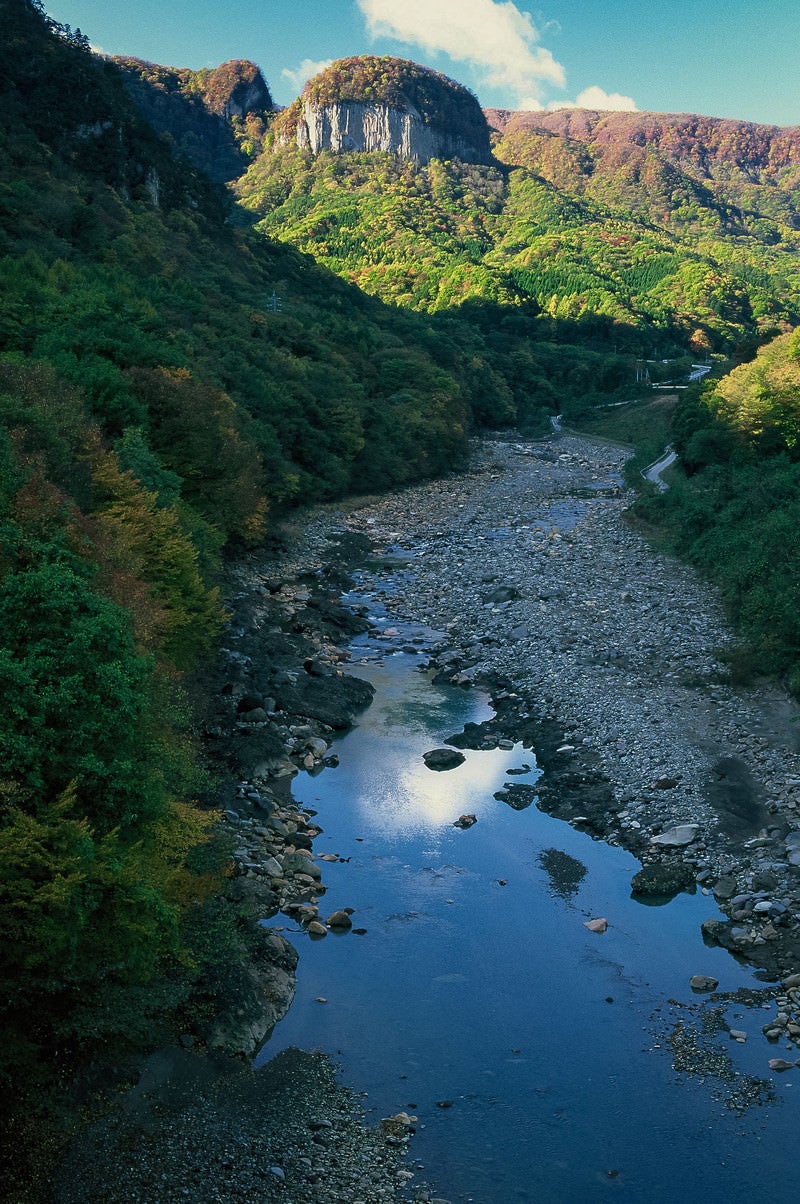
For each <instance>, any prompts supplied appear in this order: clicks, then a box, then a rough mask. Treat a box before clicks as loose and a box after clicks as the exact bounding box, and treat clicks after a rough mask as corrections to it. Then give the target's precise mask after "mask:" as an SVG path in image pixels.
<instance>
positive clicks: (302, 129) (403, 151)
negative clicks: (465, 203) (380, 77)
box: [296, 101, 490, 165]
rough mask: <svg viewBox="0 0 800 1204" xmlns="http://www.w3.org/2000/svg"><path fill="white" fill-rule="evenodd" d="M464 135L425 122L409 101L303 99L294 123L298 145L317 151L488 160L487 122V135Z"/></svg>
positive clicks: (416, 158) (424, 159) (421, 159)
mask: <svg viewBox="0 0 800 1204" xmlns="http://www.w3.org/2000/svg"><path fill="white" fill-rule="evenodd" d="M477 132H478V135H479V136H478V137H475V138H472V139H467V138H465V137H464V136H462V135H461V134H459V133H455V132H453V131H452V130H448V129H447V128H445V127H439V126H435V125H433V124H430V123H428V122H426V121H425V120H424V118H423V116H422V114H421V113H419V112H418V111H417V110H416V109H414V108H413V107H411V106H409V107H408V108H407V109H405V110H403V109H400V108H396V107H393V106H391V105H388V104H375V103H366V102H359V101H348V102H339V103H334V104H325V105H317V104H313V103H311V102H310V101H306V102H305V103H304V104H303V111H302V116H301V117H300V119H299V121H298V124H297V132H296V138H297V145H298V146H300V147H301V148H302V147H308V148H309V149H310V150H311V151H312V152H313V153H314V154H319V152H320V151H333V152H334V153H341V152H343V151H383V152H384V153H388V154H393V155H399V156H400V157H401V158H403V159H412V160H414V161H415V162H416V163H419V164H421V165H424V164H426V163H429V162H430V160H431V159H462V160H464V162H466V163H486V162H488V161H489V158H490V155H489V135H488V127H487V129H486V131H485V137H484V136H483V134H482V132H481V131H480V130H478V131H477Z"/></svg>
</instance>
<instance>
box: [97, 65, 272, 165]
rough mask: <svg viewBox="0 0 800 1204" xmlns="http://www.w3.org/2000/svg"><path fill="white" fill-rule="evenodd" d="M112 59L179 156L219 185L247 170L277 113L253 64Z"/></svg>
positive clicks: (144, 111)
mask: <svg viewBox="0 0 800 1204" xmlns="http://www.w3.org/2000/svg"><path fill="white" fill-rule="evenodd" d="M113 62H115V63H116V65H117V66H118V67H119V69H120V71H121V72H122V76H123V79H124V81H125V86H126V88H127V90H128V92H129V94H130V96H131V97H132V99H133V101H134V103H135V104H136V107H137V109H138V110H139V112H140V113H141V115H142V117H143V118H144V119H145V121H147V122H148V123H149V124H150V125H151V126H152V127H153V128H154V129H155V130H157V131H158V132H159V133H160V134H166V135H167V136H168V137H169V139H170V140H171V142H172V143H173V144H174V146H175V149H176V150H177V152H178V153H179V154H181V155H184V156H185V157H186V158H187V159H190V160H191V162H192V163H193V164H194V166H195V167H197V168H198V169H199V170H200V171H203V172H205V173H206V175H208V176H209V178H210V179H211V180H213V181H214V182H215V183H220V184H223V183H226V182H227V181H228V180H233V179H235V178H236V177H237V176H240V175H241V174H242V172H243V171H244V170H245V168H246V166H247V163H248V160H249V157H251V156H252V153H253V150H254V149H255V148H256V147H259V148H260V146H261V144H262V142H263V138H264V134H265V132H266V127H267V123H268V121H269V120H270V118H271V117H272V112H273V103H272V97H271V95H270V91H269V88H268V87H267V84H266V82H265V80H264V77H263V75H262V74H261V71H260V70H259V68H258V67H257V66H256V65H255V64H254V63H250V62H247V61H246V60H243V59H233V60H231V61H230V62H228V63H223V64H222V65H221V66H219V67H216V68H215V69H214V70H208V69H205V70H202V71H190V70H189V69H188V68H176V67H161V66H159V65H158V64H156V63H148V62H146V61H145V60H143V59H137V58H129V57H123V56H117V57H115V58H114V59H113Z"/></svg>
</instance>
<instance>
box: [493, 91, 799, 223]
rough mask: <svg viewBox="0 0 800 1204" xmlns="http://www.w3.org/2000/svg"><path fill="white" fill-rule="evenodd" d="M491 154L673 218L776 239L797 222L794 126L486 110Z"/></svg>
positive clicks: (643, 210) (599, 195) (561, 181)
mask: <svg viewBox="0 0 800 1204" xmlns="http://www.w3.org/2000/svg"><path fill="white" fill-rule="evenodd" d="M488 117H489V120H490V122H492V123H493V125H494V128H495V129H499V130H500V132H501V134H502V137H501V139H500V140H499V142H498V143H497V145H496V154H497V155H498V157H499V158H500V159H501V160H502V161H503V162H506V163H509V164H513V165H515V166H525V167H527V168H528V169H529V170H531V171H535V172H537V173H538V174H539V175H541V176H542V177H543V179H546V180H548V181H549V182H550V183H552V184H555V185H556V186H557V187H559V188H565V189H567V190H570V191H574V192H581V193H583V194H585V195H588V196H592V197H596V198H597V199H603V200H606V201H612V202H615V203H618V204H622V205H628V206H629V207H631V208H633V209H635V211H636V212H639V213H642V214H646V215H648V216H649V217H651V218H653V219H654V220H657V221H661V222H664V223H667V224H672V225H674V226H676V227H684V228H687V227H688V228H691V227H693V226H694V227H695V228H699V229H702V228H708V227H709V215H713V217H712V219H711V220H712V224H716V226H717V228H718V229H719V230H720V231H721V232H723V233H725V234H728V235H730V236H732V237H738V236H741V235H748V234H749V235H752V236H753V237H756V238H758V239H760V240H762V241H766V242H767V243H770V244H775V243H777V242H779V241H780V239H781V236H782V231H781V229H780V226H781V224H783V225H785V226H787V227H788V230H789V231H796V230H798V229H800V127H797V126H795V127H791V128H786V129H781V128H780V127H778V126H768V125H756V124H754V123H752V122H745V121H730V120H724V119H722V118H714V117H699V116H697V115H694V114H685V113H682V114H674V113H598V112H595V111H592V110H585V109H561V110H559V111H557V112H555V113H516V114H508V113H507V112H502V113H500V112H492V111H490V112H489V114H488Z"/></svg>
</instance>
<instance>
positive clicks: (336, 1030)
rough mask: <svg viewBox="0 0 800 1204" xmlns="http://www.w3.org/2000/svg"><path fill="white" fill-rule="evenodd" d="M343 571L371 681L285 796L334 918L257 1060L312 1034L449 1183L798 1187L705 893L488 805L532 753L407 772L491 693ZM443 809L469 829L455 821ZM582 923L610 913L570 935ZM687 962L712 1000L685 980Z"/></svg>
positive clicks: (472, 1193)
mask: <svg viewBox="0 0 800 1204" xmlns="http://www.w3.org/2000/svg"><path fill="white" fill-rule="evenodd" d="M386 584H387V583H386V580H385V579H384V581H383V582H382V583H381V589H382V590H383V591H385V589H386ZM360 588H361V591H362V592H361V593H358V594H354V595H352V596H351V597H350V598H349V601H350V602H351V603H353V604H360V605H364V606H366V608H367V609H368V610H369V611H370V615H371V618H372V619H373V621H374V622H375V624H376V626H377V627H378V629H379V630H380V629H383V630H384V631H387V630H388V631H389V632H390V633H391V634H389V635H385V636H383V637H379V638H376V637H375V636H368V637H361V639H360V641H358V642H357V643H356V645H355V646H354V648H353V650H352V655H353V662H354V665H353V669H354V671H355V672H357V673H358V674H359V675H360V676H363V677H366V678H368V679H369V680H370V681H371V682H372V683H373V684H374V685H375V687H376V690H377V693H376V698H375V701H374V703H373V705H372V706H371V707H370V708H369V709H368V710H367V711H366V712H364V714H363V715H362V716H361V718H360V720H359V722H358V725H357V726H356V727H355V728H354V729H353V730H351V731H350V732H349V733H348V734H346V735H345V736H344V737H342V738H341V739H340V740H339V741H338V742H337V745H336V751H337V753H338V755H339V758H340V764H339V766H338V768H335V769H325V770H323V771H322V772H321V773H319V774H316V775H312V774H306V773H304V774H301V775H300V776H299V778H298V779H297V780H296V782H295V790H294V792H295V795H296V796H297V797H298V798H299V799H301V800H302V802H303V803H304V804H305V805H307V806H309V807H312V808H313V809H314V810H315V811H316V812H317V814H318V822H319V824H320V825H321V827H322V829H323V834H322V835H321V836H320V837H319V838H318V839H317V841H316V842H315V853H316V854H317V855H323V856H325V858H326V864H325V867H324V868H325V881H326V883H327V886H328V891H327V894H326V896H325V898H324V899H323V900H322V907H321V911H322V914H323V915H324V914H328V913H329V912H332V911H334V910H335V909H337V908H343V907H351V908H353V916H352V922H353V925H354V928H353V931H351V932H349V933H347V934H345V935H343V936H336V935H333V934H331V935H329V936H328V937H326V938H325V939H321V940H317V941H312V940H309V939H308V938H303V937H302V936H300V937H298V936H294V937H293V939H295V940H299V942H300V943H299V948H300V950H301V956H300V964H299V967H298V986H297V994H296V998H295V1002H294V1005H293V1007H292V1009H291V1011H290V1013H289V1015H288V1016H287V1017H286V1019H284V1020H283V1021H282V1022H281V1023H280V1024H279V1026H278V1028H277V1029H276V1031H275V1033H274V1035H273V1037H272V1039H271V1040H270V1042H269V1043H268V1044H267V1046H266V1047H265V1049H264V1051H263V1052H262V1055H261V1061H262V1062H264V1061H266V1060H268V1059H269V1058H270V1057H272V1056H273V1055H274V1054H276V1053H277V1052H279V1051H280V1050H281V1049H283V1048H285V1047H287V1046H292V1045H297V1046H301V1047H304V1048H314V1047H317V1048H321V1049H323V1050H325V1051H326V1052H328V1053H329V1054H330V1055H331V1057H332V1058H333V1059H334V1061H335V1062H336V1063H337V1064H338V1065H339V1066H340V1068H341V1075H342V1078H343V1080H344V1081H345V1082H346V1083H349V1084H351V1085H352V1086H353V1087H354V1088H355V1089H357V1090H359V1091H363V1092H364V1093H365V1094H364V1098H363V1101H362V1102H363V1104H364V1106H365V1108H366V1109H367V1112H368V1116H369V1117H370V1119H371V1120H372V1121H373V1122H377V1120H378V1119H380V1118H381V1117H383V1116H388V1115H392V1114H394V1113H396V1112H398V1111H400V1110H405V1111H407V1112H409V1113H411V1114H413V1115H415V1116H416V1117H417V1118H418V1122H417V1124H416V1134H415V1136H414V1137H413V1138H412V1143H411V1157H412V1160H413V1161H412V1166H413V1167H414V1168H416V1172H417V1178H418V1180H419V1181H420V1182H425V1183H430V1184H432V1185H433V1187H434V1189H435V1191H436V1192H438V1193H439V1195H440V1197H442V1198H446V1199H447V1200H450V1201H453V1202H455V1201H459V1202H466V1201H475V1202H478V1204H509V1202H511V1201H526V1202H530V1204H550V1202H553V1204H555V1202H556V1201H558V1202H559V1204H583V1202H584V1201H594V1200H604V1199H607V1198H609V1196H612V1195H613V1196H617V1195H619V1197H620V1198H621V1199H626V1200H629V1201H632V1202H633V1201H636V1202H639V1204H672V1202H673V1201H675V1200H677V1199H681V1200H687V1201H694V1200H710V1201H722V1200H724V1201H726V1204H740V1202H741V1204H746V1202H747V1204H749V1202H750V1201H752V1200H754V1199H760V1198H762V1197H763V1196H765V1195H767V1194H768V1195H769V1198H770V1200H771V1201H772V1202H773V1204H784V1202H786V1204H788V1201H789V1200H792V1201H793V1200H794V1199H795V1198H796V1188H795V1185H794V1173H793V1172H794V1167H795V1161H796V1158H795V1152H794V1151H795V1147H796V1133H797V1109H796V1100H795V1098H794V1097H795V1095H796V1091H797V1090H798V1089H800V1088H798V1086H796V1085H795V1086H794V1090H793V1084H794V1083H796V1080H797V1074H796V1073H795V1074H792V1073H790V1074H787V1075H784V1076H777V1075H770V1074H769V1072H768V1070H767V1067H766V1060H767V1057H768V1054H767V1046H766V1043H765V1041H764V1039H763V1037H762V1035H761V1031H760V1030H761V1026H762V1023H763V1019H762V1017H763V1016H764V1015H765V1014H766V1013H765V1012H762V1011H761V1008H760V1006H759V998H760V997H759V994H758V992H759V991H760V990H761V989H762V988H763V983H762V982H760V981H759V980H758V978H757V977H756V976H755V975H754V973H753V971H752V970H751V969H750V968H748V967H746V966H744V965H742V964H739V963H738V962H737V961H736V960H734V959H733V958H732V957H731V956H730V955H729V954H728V953H727V952H725V951H723V950H722V949H719V948H711V947H706V946H705V945H704V943H703V940H702V937H701V934H700V924H701V922H702V921H703V920H704V919H705V918H706V917H709V916H714V915H717V914H718V912H717V908H716V905H715V903H714V900H713V897H711V896H705V895H703V894H702V893H701V892H699V891H698V892H697V893H696V894H694V895H689V894H681V895H679V896H677V897H676V898H675V899H673V900H672V901H671V902H669V903H665V904H664V905H662V906H643V905H642V904H640V903H638V902H636V901H635V900H634V899H633V898H632V897H631V893H630V880H631V876H632V874H633V873H634V872H635V871H636V870H637V869H638V868H639V863H638V862H637V861H636V860H635V859H634V858H633V857H632V856H631V855H630V854H629V853H627V852H625V851H624V850H623V849H621V848H614V847H610V846H609V845H607V844H605V843H602V842H600V841H597V840H592V839H591V838H590V837H589V836H588V835H586V834H585V833H582V832H580V831H577V830H575V829H574V828H572V827H571V826H569V825H568V824H566V823H563V822H560V821H557V820H555V819H552V818H551V817H550V816H548V815H546V814H545V813H544V812H542V811H541V810H540V809H539V808H538V807H537V806H536V804H535V802H534V803H533V804H532V805H530V806H528V807H526V808H524V809H522V810H513V809H512V808H511V807H510V806H508V805H507V804H506V803H504V802H502V801H499V800H497V799H495V798H494V797H493V795H494V793H495V791H497V790H499V789H500V788H502V786H503V784H504V783H506V782H514V783H525V782H527V783H529V784H532V785H535V783H536V781H537V778H538V775H539V770H538V769H537V767H536V758H535V750H532V749H527V748H523V747H521V746H520V745H514V746H513V747H510V748H507V749H495V750H492V751H467V752H466V754H465V755H466V761H465V763H464V764H463V765H461V766H459V767H458V768H455V769H452V770H449V771H447V772H441V773H436V772H433V771H431V770H429V769H428V768H426V766H425V764H424V762H423V760H422V754H423V753H424V752H426V751H428V750H429V749H432V748H434V747H437V746H441V745H442V743H443V741H445V740H446V738H447V737H448V736H449V735H451V734H452V733H454V732H456V731H458V730H459V729H460V728H461V727H462V726H463V725H464V724H465V723H466V722H470V721H472V722H480V721H481V720H482V719H484V718H486V717H487V716H488V715H489V714H490V708H489V703H488V699H487V698H486V697H485V696H484V695H482V694H481V693H480V692H479V691H477V690H474V689H470V690H465V689H460V688H456V687H453V686H449V685H434V684H432V683H431V680H430V675H429V674H427V673H425V672H423V671H421V666H422V665H423V664H424V660H425V653H424V651H423V649H424V648H425V647H427V646H428V645H429V644H430V642H431V639H432V638H433V633H431V632H429V631H427V630H425V629H422V628H416V627H413V626H408V625H406V624H404V623H403V622H402V621H400V622H398V621H396V620H395V619H394V618H392V617H390V616H388V615H387V614H386V612H385V611H384V610H383V609H382V606H381V604H380V603H379V601H378V599H377V597H376V582H375V581H374V580H372V579H370V577H369V575H367V576H366V577H364V578H363V579H362V582H361V586H360ZM415 641H416V642H415ZM414 649H417V651H413V650H414ZM510 771H511V772H510ZM462 813H474V815H475V816H476V818H477V822H476V823H475V824H474V825H473V826H471V827H469V828H468V829H466V830H462V829H461V828H458V827H455V826H454V821H455V820H456V819H457V818H458V817H459V815H461V814H462ZM331 857H338V860H328V858H331ZM599 917H602V918H605V919H607V921H608V929H607V931H605V932H603V933H598V932H593V931H590V930H589V929H588V928H587V927H586V926H585V925H586V923H587V922H588V921H589V920H591V919H594V918H599ZM268 923H269V924H270V926H272V927H276V928H280V929H282V930H283V931H284V932H287V933H288V934H289V935H290V937H291V936H292V925H291V924H290V923H289V922H287V921H286V919H285V918H284V917H276V918H274V919H272V920H270V921H268ZM694 974H706V975H711V976H713V977H714V978H716V979H718V980H719V989H718V990H719V993H720V994H717V995H715V997H714V998H713V999H711V998H709V997H708V996H700V995H697V994H695V993H694V992H693V991H692V990H691V988H690V986H689V979H690V977H691V976H692V975H694ZM742 989H744V990H745V991H747V990H752V991H753V992H754V995H753V997H752V999H750V1000H749V1001H748V1002H743V1001H741V1000H739V1001H737V1000H734V999H732V998H731V995H732V994H733V993H735V992H737V991H741V990H742ZM729 1028H732V1029H735V1030H743V1031H744V1032H746V1033H747V1038H748V1039H747V1040H746V1041H745V1042H744V1043H740V1042H737V1041H735V1040H732V1039H731V1036H730V1033H729V1031H728V1030H729ZM770 1052H772V1051H770Z"/></svg>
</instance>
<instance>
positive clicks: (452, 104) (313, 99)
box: [276, 56, 491, 164]
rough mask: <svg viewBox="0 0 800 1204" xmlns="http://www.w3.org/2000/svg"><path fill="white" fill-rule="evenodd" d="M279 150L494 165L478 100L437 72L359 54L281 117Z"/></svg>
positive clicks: (311, 86) (314, 83) (310, 87)
mask: <svg viewBox="0 0 800 1204" xmlns="http://www.w3.org/2000/svg"><path fill="white" fill-rule="evenodd" d="M276 133H277V139H276V141H277V144H278V145H279V146H280V145H287V144H289V143H291V142H292V141H296V143H297V145H298V146H300V147H301V148H308V149H310V150H311V151H312V153H314V154H318V153H319V152H320V151H332V152H334V153H341V152H345V151H367V152H371V151H379V152H380V151H382V152H384V153H388V154H394V155H399V156H400V157H402V158H405V159H412V160H414V161H415V162H417V163H420V164H425V163H428V162H429V161H430V160H431V159H454V158H457V159H462V160H464V161H465V162H468V163H488V162H490V161H491V153H490V148H489V127H488V125H487V123H486V118H485V117H484V115H483V113H482V111H481V109H480V106H479V104H478V101H477V100H476V98H475V97H474V96H473V95H472V93H471V92H469V91H468V90H467V89H466V88H463V87H462V86H461V85H460V84H457V83H455V82H454V81H452V80H449V79H447V77H446V76H444V75H441V74H440V73H439V72H438V71H431V70H429V69H428V68H425V67H420V66H418V65H417V64H416V63H411V62H408V61H407V60H404V59H392V58H375V57H370V56H359V57H357V58H352V59H342V60H340V61H339V62H337V63H333V64H332V66H331V67H329V68H328V69H327V70H326V71H324V72H322V73H321V74H320V75H318V76H315V77H314V79H313V80H311V81H310V82H309V83H308V84H307V85H306V88H305V90H304V92H303V95H302V97H301V98H300V100H298V101H296V102H295V104H294V105H292V106H291V108H290V109H288V110H287V111H286V113H285V114H284V115H283V120H282V121H281V122H280V123H279V125H278V127H277V130H276Z"/></svg>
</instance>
